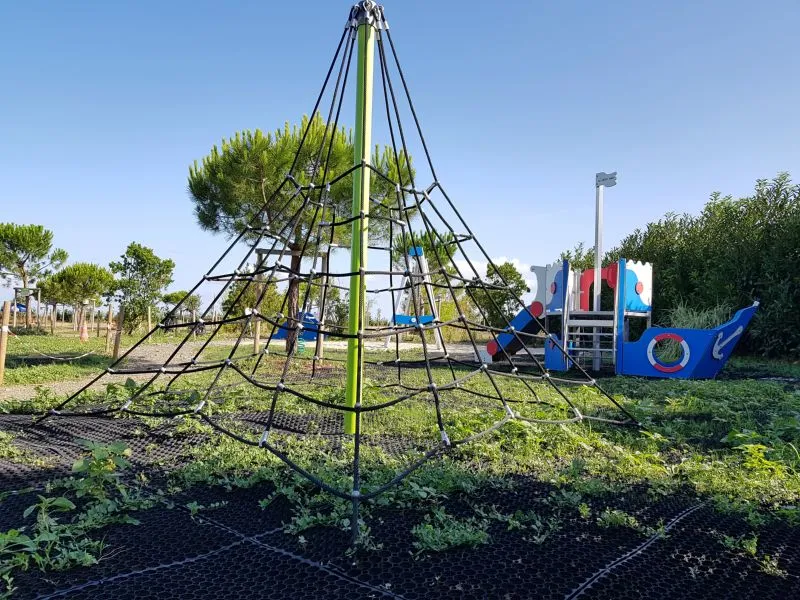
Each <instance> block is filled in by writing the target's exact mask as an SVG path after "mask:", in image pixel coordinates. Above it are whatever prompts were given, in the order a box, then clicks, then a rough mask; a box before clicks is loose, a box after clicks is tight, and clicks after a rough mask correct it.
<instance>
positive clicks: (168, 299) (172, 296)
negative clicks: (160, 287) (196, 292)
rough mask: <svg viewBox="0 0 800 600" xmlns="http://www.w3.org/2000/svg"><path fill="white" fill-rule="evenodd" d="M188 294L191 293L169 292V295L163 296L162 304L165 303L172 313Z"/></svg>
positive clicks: (183, 291)
mask: <svg viewBox="0 0 800 600" xmlns="http://www.w3.org/2000/svg"><path fill="white" fill-rule="evenodd" d="M188 293H189V292H187V291H186V290H178V291H175V292H168V293H166V294H164V295H163V296H161V302H163V303H164V304H165V305H166V307H167V310H168V311H170V310H173V309H174V308H175V306H176V305H177V304H178V303H179V302H180V301H181V300H183V299H184V297H185V296H186V294H188Z"/></svg>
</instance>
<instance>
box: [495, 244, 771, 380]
mask: <svg viewBox="0 0 800 600" xmlns="http://www.w3.org/2000/svg"><path fill="white" fill-rule="evenodd" d="M531 271H532V272H533V273H534V275H535V276H536V282H537V287H536V293H535V297H534V301H533V302H532V303H531V304H530V306H528V307H527V308H526V309H523V310H521V311H520V312H519V314H518V315H517V316H516V317H515V318H514V319H513V321H512V322H511V325H512V326H513V327H515V328H516V330H518V331H522V332H525V333H529V334H533V333H536V332H537V331H539V330H540V329H541V326H542V325H544V326H545V327H546V328H547V330H548V331H550V333H549V334H548V340H547V342H546V343H545V348H544V356H545V366H546V367H547V368H548V369H550V370H553V371H567V370H569V369H570V368H572V366H573V365H575V364H578V365H581V366H583V367H585V368H588V369H592V370H594V371H598V370H600V369H601V368H612V369H613V370H614V372H615V373H616V374H617V375H638V376H646V377H664V378H674V379H710V378H713V377H716V375H717V374H718V373H719V372H720V371H721V370H722V368H723V367H724V366H725V363H726V362H727V360H728V359H729V358H730V356H731V353H732V352H733V349H734V348H735V347H736V344H737V343H738V341H739V340H740V339H741V336H742V333H744V330H745V329H746V328H747V325H748V324H749V323H750V320H751V319H752V318H753V315H754V314H755V312H756V310H757V309H758V302H754V303H753V305H752V306H749V307H746V308H743V309H741V310H739V311H737V312H736V314H735V315H734V316H733V317H732V318H731V319H730V320H729V321H728V322H726V323H723V324H721V325H719V326H718V327H715V328H713V329H686V328H672V327H652V326H651V322H652V312H653V304H652V289H653V267H652V265H650V264H649V263H641V262H636V261H632V260H626V259H624V258H623V259H620V260H619V261H617V262H614V263H612V264H610V265H608V266H606V267H604V268H603V269H602V270H601V272H600V274H599V275H600V281H601V282H605V284H606V285H607V287H608V288H610V289H611V290H612V292H613V306H612V307H608V308H607V309H606V310H603V309H602V308H603V307H602V305H601V306H600V307H596V306H595V304H596V303H595V302H590V299H591V298H597V297H600V296H601V295H600V294H598V293H597V291H596V290H594V285H595V284H594V282H595V281H597V279H596V277H595V275H596V274H595V270H594V269H586V270H584V271H573V270H572V269H571V268H570V265H569V261H566V260H564V261H559V262H555V263H553V264H551V265H548V266H546V267H538V266H537V267H531ZM601 285H602V283H601ZM637 319H638V320H643V321H644V323H642V324H640V325H639V326H638V329H644V332H643V333H642V334H641V336H640V337H639V339H636V340H632V339H631V331H632V330H634V329H636V328H637V327H632V326H631V325H632V323H633V322H634V321H636V320H637ZM661 344H665V345H666V344H672V345H677V348H678V350H679V353H678V356H677V358H675V359H674V360H664V359H663V358H661V357H660V356H659V354H660V353H659V351H658V348H659V345H661ZM561 347H563V348H566V349H567V354H564V353H563V352H561V351H560V349H559V348H561ZM520 348H521V344H520V342H519V338H518V337H514V336H513V335H512V334H502V335H500V336H498V340H497V342H495V341H492V342H490V343H489V344H488V345H487V351H488V352H489V354H491V355H492V359H493V360H503V354H502V353H503V352H505V353H508V354H513V353H515V352H517V351H518V350H519V349H520Z"/></svg>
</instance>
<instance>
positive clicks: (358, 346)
mask: <svg viewBox="0 0 800 600" xmlns="http://www.w3.org/2000/svg"><path fill="white" fill-rule="evenodd" d="M367 21H368V20H365V22H362V23H361V24H360V25H359V26H358V40H357V42H358V75H357V83H356V127H355V143H354V152H353V154H354V164H355V165H362V168H361V169H359V170H357V171H355V172H354V173H353V211H352V215H353V216H354V217H360V216H361V215H362V214H363V215H364V216H363V218H360V219H356V220H355V221H353V234H352V240H351V243H350V272H351V273H357V274H356V275H353V276H352V277H351V279H350V315H349V317H350V319H349V321H348V327H347V332H348V333H349V334H351V335H357V334H358V333H359V332H360V329H361V328H362V326H363V325H364V324H365V322H366V305H365V304H366V303H365V298H364V296H365V291H364V290H365V281H364V276H363V274H362V273H361V272H360V271H361V270H362V269H366V268H367V251H366V250H367V239H368V238H367V232H368V230H369V222H368V221H369V219H368V215H369V176H370V170H369V169H368V168H367V167H366V165H367V164H369V159H370V149H371V147H372V66H373V58H374V41H375V40H374V38H375V35H374V31H373V28H372V24H370V23H369V22H367ZM362 252H363V256H362ZM362 350H363V340H362V339H358V338H349V339H348V340H347V385H346V388H345V402H346V403H347V406H349V407H355V406H357V405H360V403H361V397H362V387H363V384H362V382H363V380H364V377H363V371H364V360H363V353H362ZM356 418H358V415H357V414H356V413H354V412H347V413H345V419H344V431H345V433H349V434H354V433H355V432H356Z"/></svg>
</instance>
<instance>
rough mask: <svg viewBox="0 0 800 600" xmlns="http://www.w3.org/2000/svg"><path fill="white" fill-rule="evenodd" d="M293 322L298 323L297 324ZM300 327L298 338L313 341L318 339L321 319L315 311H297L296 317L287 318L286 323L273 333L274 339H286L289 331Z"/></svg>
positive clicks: (272, 337)
mask: <svg viewBox="0 0 800 600" xmlns="http://www.w3.org/2000/svg"><path fill="white" fill-rule="evenodd" d="M293 323H297V325H296V326H295V325H294V324H293ZM295 328H297V329H299V331H298V332H297V339H299V340H306V341H307V342H313V341H316V339H317V332H318V331H319V321H318V320H317V317H316V316H315V315H314V313H313V312H303V311H300V312H298V313H297V316H296V318H294V319H287V320H286V321H284V323H283V324H282V325H280V326H278V327H277V328H276V329H277V330H276V331H275V333H273V334H272V336H271V339H273V340H285V339H286V336H287V334H288V332H289V331H291V330H294V329H295Z"/></svg>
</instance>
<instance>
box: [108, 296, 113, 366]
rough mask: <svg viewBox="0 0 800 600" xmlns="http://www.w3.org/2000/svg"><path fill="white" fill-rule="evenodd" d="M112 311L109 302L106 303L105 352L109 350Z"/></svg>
mask: <svg viewBox="0 0 800 600" xmlns="http://www.w3.org/2000/svg"><path fill="white" fill-rule="evenodd" d="M113 319H114V311H113V309H112V308H111V302H109V303H108V319H107V320H106V354H108V353H109V352H111V332H112V331H113V327H112V325H113V323H114V321H113Z"/></svg>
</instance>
